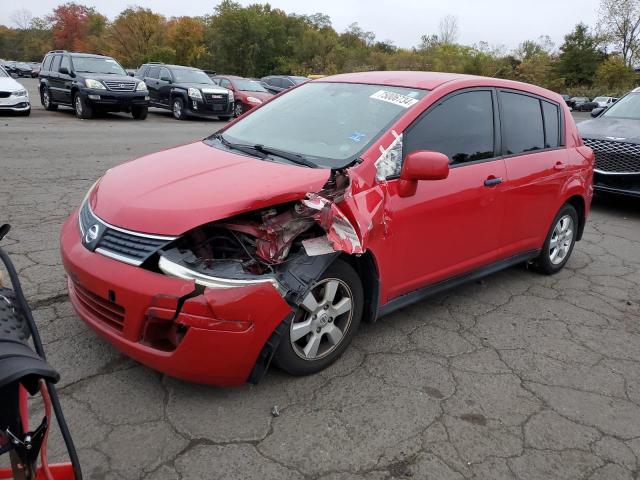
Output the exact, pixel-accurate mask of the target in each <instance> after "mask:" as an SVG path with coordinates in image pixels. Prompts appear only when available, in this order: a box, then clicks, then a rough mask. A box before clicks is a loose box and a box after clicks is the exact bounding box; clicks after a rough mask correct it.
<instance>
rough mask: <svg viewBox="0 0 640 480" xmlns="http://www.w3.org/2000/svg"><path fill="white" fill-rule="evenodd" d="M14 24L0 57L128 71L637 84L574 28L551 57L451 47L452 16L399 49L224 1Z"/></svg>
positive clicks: (534, 44)
mask: <svg viewBox="0 0 640 480" xmlns="http://www.w3.org/2000/svg"><path fill="white" fill-rule="evenodd" d="M611 1H614V0H611ZM625 1H627V0H625ZM629 1H631V0H629ZM633 1H638V2H640V0H633ZM27 13H28V12H27ZM21 25H22V27H21V28H9V27H4V26H2V25H0V58H9V59H19V60H39V59H42V57H43V55H44V53H46V52H47V51H48V50H50V49H52V48H54V47H65V48H70V49H76V50H78V49H80V50H85V51H91V52H95V53H103V54H108V55H112V56H114V57H115V58H117V59H118V60H119V61H120V62H121V63H122V64H123V65H126V66H127V67H137V66H139V65H140V64H142V63H144V62H147V61H161V62H166V63H176V64H182V65H193V66H196V67H200V68H205V69H211V70H215V71H218V72H224V73H230V74H237V75H243V76H249V77H261V76H264V75H268V74H274V73H278V74H294V75H311V74H316V75H317V74H321V75H331V74H335V73H341V72H354V71H369V70H426V71H429V70H431V71H441V72H458V73H465V74H470V75H483V76H489V77H500V78H508V79H514V80H519V81H522V82H527V83H533V84H537V85H541V86H543V87H546V88H550V89H553V90H556V91H559V92H566V91H577V90H580V89H581V90H586V89H588V90H591V89H600V90H606V91H607V92H612V91H618V90H624V89H627V88H630V87H631V86H633V84H634V83H635V79H636V76H635V74H634V73H633V72H632V71H631V70H630V69H629V68H627V67H625V66H624V62H622V63H621V62H620V61H619V60H617V57H614V56H610V57H609V58H608V59H607V57H606V55H605V54H604V53H603V52H602V50H601V39H599V38H598V37H596V36H595V35H593V34H592V33H590V32H589V29H588V28H587V27H586V26H585V25H582V24H579V25H577V26H576V27H575V28H574V30H573V31H572V32H571V33H570V34H568V35H567V36H566V37H565V40H564V43H563V44H562V45H561V47H560V49H559V51H556V50H554V46H553V44H552V43H551V41H550V39H549V37H544V36H543V37H540V38H538V39H537V40H525V41H524V42H522V43H521V44H520V45H519V46H518V48H516V49H515V50H514V51H513V52H506V51H504V50H503V49H501V48H492V47H490V46H489V45H488V44H487V43H484V42H480V43H479V44H476V45H472V46H469V45H461V44H459V43H456V41H455V38H456V36H457V33H458V25H457V20H456V18H455V17H445V18H444V19H443V20H442V21H441V22H440V29H439V31H438V33H427V34H425V35H422V37H421V39H420V44H419V45H418V46H416V47H415V48H399V47H397V46H395V45H394V44H393V42H392V41H390V40H384V41H381V40H377V39H376V37H375V34H374V33H373V32H370V31H367V30H366V29H364V28H362V27H361V26H360V25H358V24H357V23H353V24H351V25H349V26H348V27H347V28H346V29H345V31H343V32H337V31H336V30H335V29H334V28H333V26H332V24H331V18H329V16H327V15H325V14H323V13H315V14H312V15H296V14H287V13H286V12H284V11H283V10H280V9H277V8H273V7H272V6H271V5H269V4H253V5H248V6H242V5H241V4H240V3H238V2H235V1H233V0H222V1H221V2H220V3H219V4H218V5H217V6H216V7H215V9H214V10H213V11H212V12H211V14H210V15H205V16H204V17H173V18H168V19H167V18H165V17H164V16H162V15H160V14H158V13H156V12H154V11H153V10H151V9H149V8H142V7H129V8H127V9H125V10H123V11H122V12H120V14H119V15H118V16H117V17H116V18H115V19H113V20H112V21H108V19H107V18H106V17H104V16H103V15H101V14H100V13H98V12H97V11H96V10H95V9H94V8H90V7H86V6H84V5H81V4H76V3H73V2H70V3H66V4H63V5H60V6H59V7H57V8H56V9H55V10H54V11H53V12H52V13H51V15H48V16H47V17H46V18H45V19H40V18H34V19H32V20H31V22H27V21H25V22H21ZM26 25H28V28H25V26H26ZM590 96H593V95H590Z"/></svg>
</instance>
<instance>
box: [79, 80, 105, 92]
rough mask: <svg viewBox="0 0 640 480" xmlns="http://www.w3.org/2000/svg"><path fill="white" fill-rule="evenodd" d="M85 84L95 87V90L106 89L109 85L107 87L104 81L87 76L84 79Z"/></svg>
mask: <svg viewBox="0 0 640 480" xmlns="http://www.w3.org/2000/svg"><path fill="white" fill-rule="evenodd" d="M84 84H85V85H86V86H87V88H93V89H94V90H106V89H107V87H105V86H104V84H103V83H102V82H99V81H98V80H94V79H93V78H87V79H86V80H85V81H84Z"/></svg>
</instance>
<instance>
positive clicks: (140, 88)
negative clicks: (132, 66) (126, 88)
mask: <svg viewBox="0 0 640 480" xmlns="http://www.w3.org/2000/svg"><path fill="white" fill-rule="evenodd" d="M146 91H147V84H146V83H144V82H140V83H138V85H136V92H146Z"/></svg>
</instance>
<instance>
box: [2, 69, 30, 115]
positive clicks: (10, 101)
mask: <svg viewBox="0 0 640 480" xmlns="http://www.w3.org/2000/svg"><path fill="white" fill-rule="evenodd" d="M3 111H10V112H16V113H19V114H21V115H29V114H30V113H31V102H30V101H29V92H28V91H27V89H26V88H24V87H23V86H22V85H21V84H20V83H18V82H16V81H15V80H14V79H13V78H11V76H10V75H9V74H8V73H7V72H6V71H5V69H4V68H2V67H0V112H3Z"/></svg>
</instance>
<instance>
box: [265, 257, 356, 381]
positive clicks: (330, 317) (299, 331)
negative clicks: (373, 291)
mask: <svg viewBox="0 0 640 480" xmlns="http://www.w3.org/2000/svg"><path fill="white" fill-rule="evenodd" d="M363 303H364V294H363V291H362V283H361V282H360V278H359V277H358V274H357V273H356V272H355V270H354V269H353V268H352V267H351V265H349V264H348V263H347V262H345V261H343V260H341V259H338V260H336V261H335V262H334V263H333V264H332V265H331V266H330V267H329V268H327V270H326V271H325V272H324V274H323V275H322V276H321V277H320V279H319V280H318V281H317V282H316V283H315V284H314V286H313V287H312V288H311V290H310V291H309V293H308V294H307V296H306V297H305V298H304V301H303V302H302V304H301V305H300V307H299V308H298V311H297V312H296V315H295V317H294V318H293V321H291V324H290V325H289V328H288V330H287V333H286V334H285V335H283V337H282V340H281V341H280V345H279V346H278V350H277V352H276V356H275V362H276V365H278V367H280V368H281V369H282V370H284V371H285V372H287V373H290V374H291V375H309V374H312V373H316V372H319V371H320V370H323V369H325V368H326V367H328V366H329V365H331V364H332V363H333V362H334V361H335V360H337V359H338V357H340V355H342V353H343V352H344V351H345V350H346V348H347V347H348V346H349V344H350V343H351V340H352V339H353V337H354V335H355V333H356V331H357V330H358V327H359V326H360V321H361V319H362V307H363Z"/></svg>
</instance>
